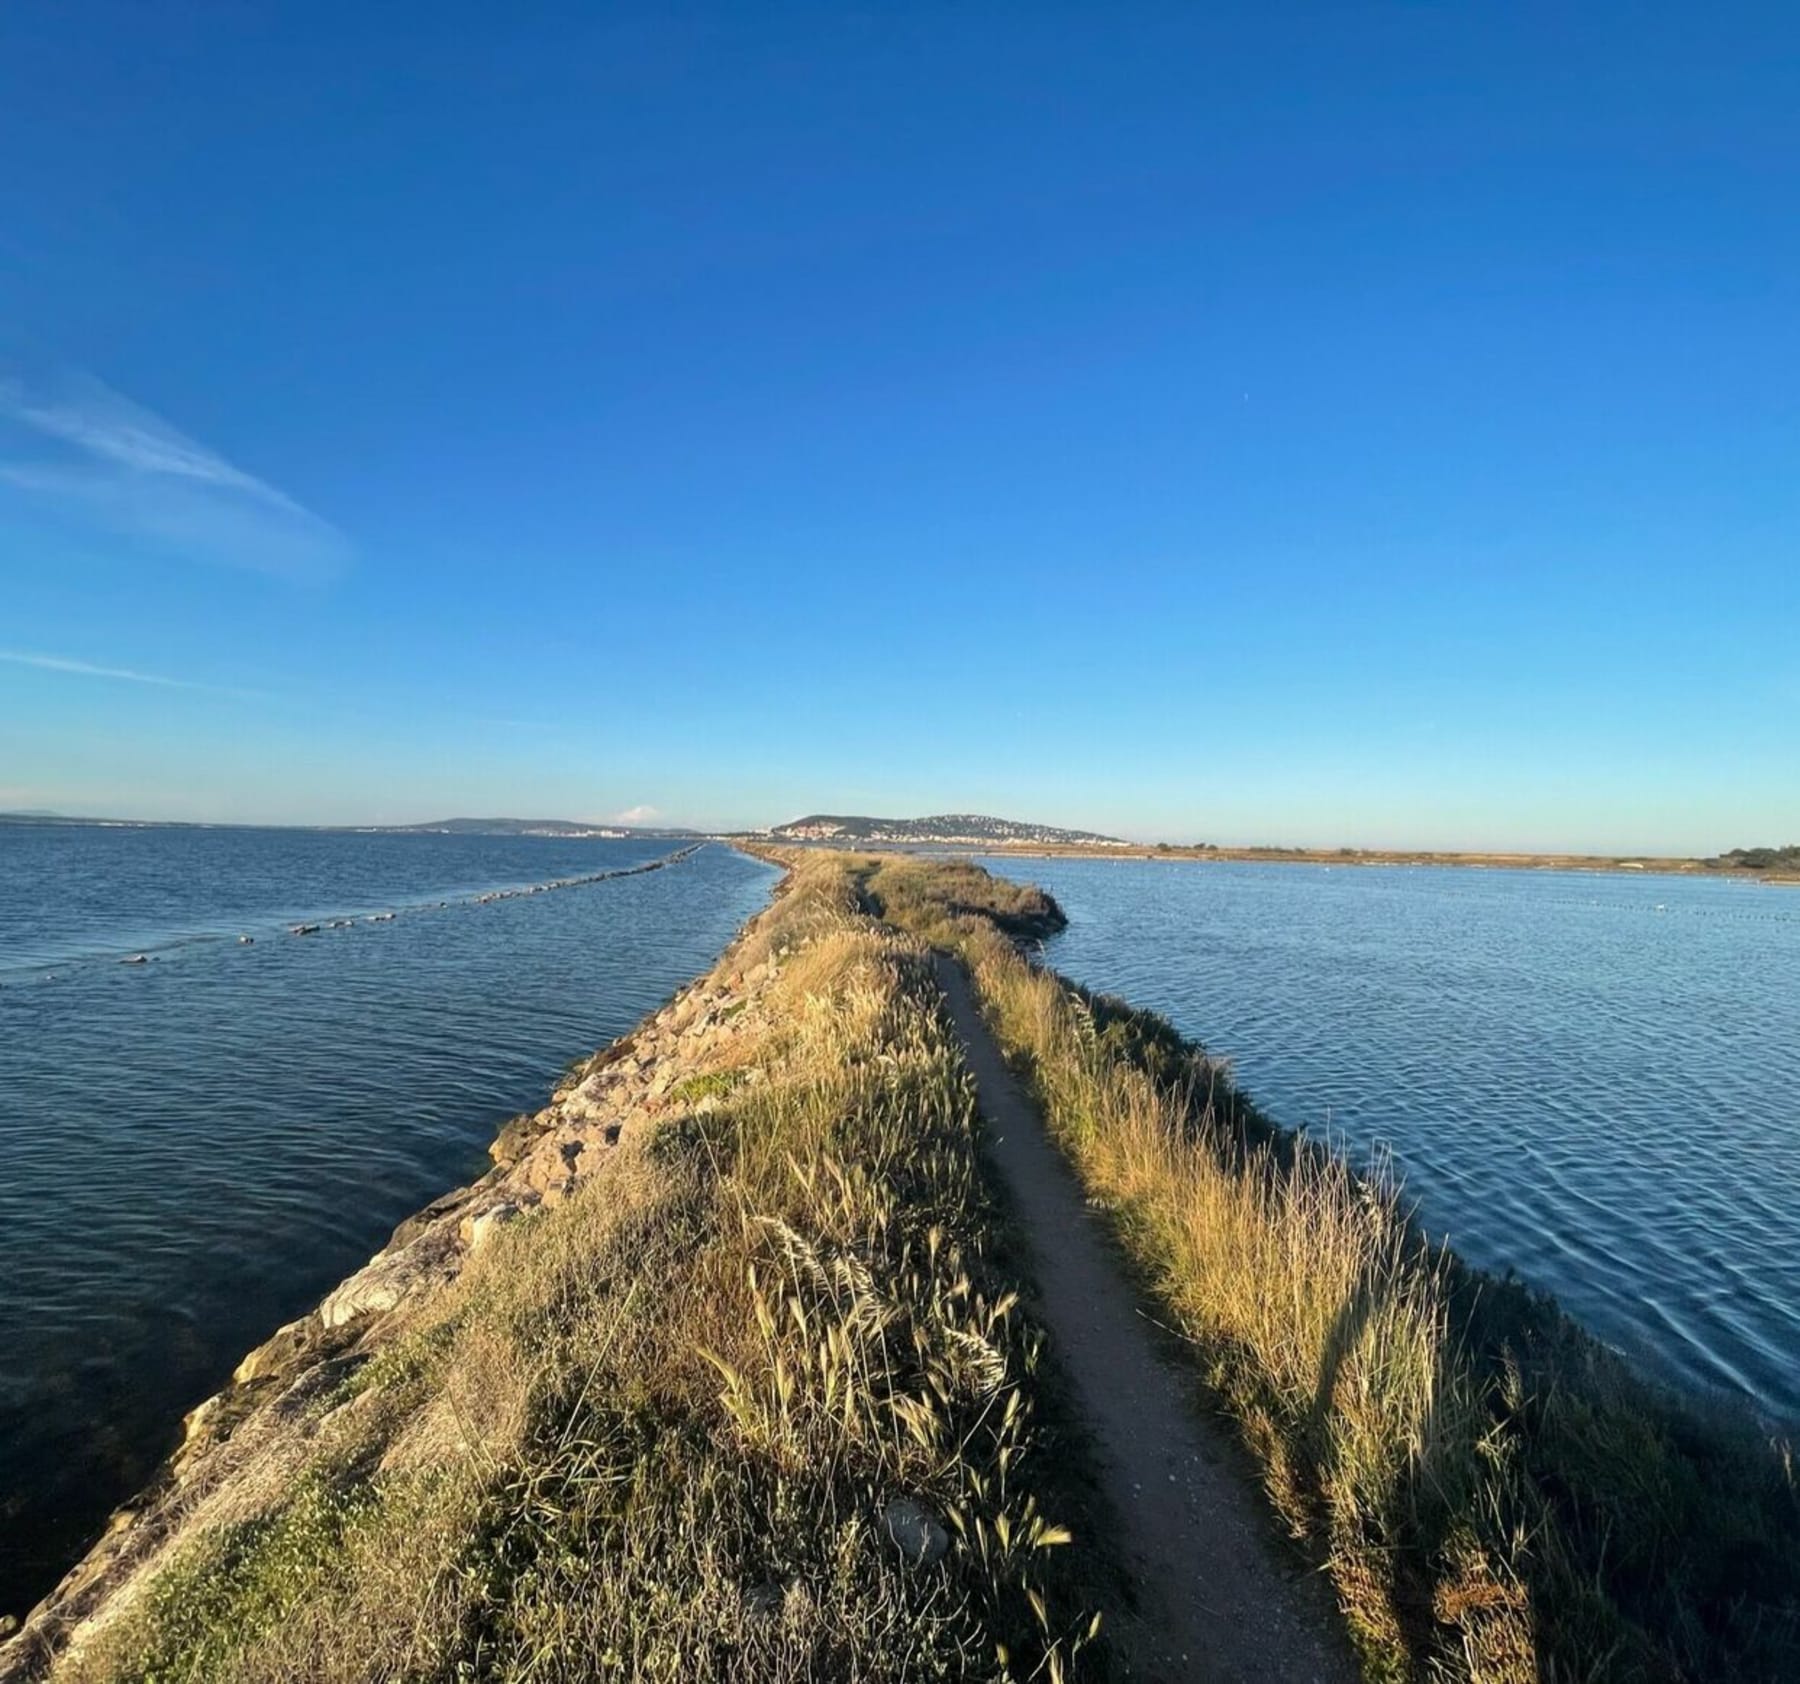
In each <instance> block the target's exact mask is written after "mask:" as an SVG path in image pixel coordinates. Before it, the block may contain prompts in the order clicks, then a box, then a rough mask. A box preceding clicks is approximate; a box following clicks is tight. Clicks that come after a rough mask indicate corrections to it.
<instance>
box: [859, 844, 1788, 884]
mask: <svg viewBox="0 0 1800 1684" xmlns="http://www.w3.org/2000/svg"><path fill="white" fill-rule="evenodd" d="M889 846H891V844H890V845H889ZM944 846H945V847H949V846H950V845H949V844H945V845H944ZM957 851H959V852H960V851H968V852H973V853H982V854H989V855H992V856H993V857H995V858H997V859H998V858H1006V859H1115V860H1192V861H1201V862H1208V861H1211V862H1220V863H1231V864H1238V865H1327V866H1365V865H1431V866H1439V865H1441V866H1460V867H1464V868H1467V869H1473V870H1485V871H1604V872H1609V873H1612V874H1614V875H1617V876H1623V877H1646V876H1656V877H1699V878H1729V879H1734V880H1736V881H1739V882H1745V883H1775V884H1782V885H1787V886H1790V887H1800V876H1796V875H1793V874H1791V873H1782V872H1767V871H1752V870H1748V869H1745V868H1742V867H1738V866H1727V865H1709V864H1707V862H1706V861H1705V860H1703V859H1694V858H1674V857H1669V856H1656V855H1649V854H1644V855H1638V854H1523V853H1519V854H1515V853H1439V852H1434V851H1432V850H1430V849H1413V848H1194V847H1181V846H1176V845H1173V844H1166V843H1156V842H1119V843H1106V844H1101V843H1092V844H1082V845H1080V846H1074V847H1071V846H1067V845H1059V844H1056V843H1051V842H993V843H983V844H981V845H980V846H979V847H970V848H969V849H967V850H963V849H962V848H961V846H960V845H958V846H957Z"/></svg>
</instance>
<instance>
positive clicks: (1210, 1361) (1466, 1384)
mask: <svg viewBox="0 0 1800 1684" xmlns="http://www.w3.org/2000/svg"><path fill="white" fill-rule="evenodd" d="M857 871H858V876H859V879H860V881H861V883H862V885H863V892H864V894H865V896H866V898H867V900H868V903H869V904H870V906H871V907H872V908H873V909H874V910H876V911H877V912H879V913H881V914H882V915H884V916H885V917H888V918H890V919H893V920H894V921H896V922H897V923H899V924H900V925H902V926H903V927H904V928H906V929H908V930H910V931H912V932H913V933H915V934H917V935H919V936H921V937H923V938H924V939H926V940H928V941H930V942H932V943H934V944H936V945H937V946H939V947H942V948H945V949H947V950H950V951H952V952H954V953H956V954H958V955H959V956H960V957H961V958H962V959H963V961H964V962H965V963H966V964H967V966H968V967H969V970H970V972H971V974H972V976H973V978H974V980H975V983H976V985H977V991H978V994H979V996H980V998H981V1000H982V1002H983V1006H984V1010H985V1011H986V1013H987V1015H988V1017H989V1020H990V1023H991V1025H992V1027H993V1028H994V1030H995V1032H996V1034H997V1036H998V1037H999V1038H1000V1040H1001V1042H1002V1045H1003V1046H1004V1047H1005V1049H1006V1050H1007V1052H1008V1054H1009V1056H1010V1057H1011V1058H1013V1060H1014V1061H1015V1062H1016V1064H1017V1065H1018V1067H1019V1068H1020V1070H1021V1071H1022V1072H1023V1073H1024V1074H1025V1075H1026V1076H1027V1077H1028V1079H1029V1081H1030V1083H1031V1084H1032V1086H1033V1088H1034V1089H1035V1092H1036V1094H1037V1097H1038V1099H1039V1101H1040V1103H1041V1106H1042V1108H1043V1111H1044V1113H1045V1116H1046V1118H1047V1121H1048V1123H1049V1126H1050V1128H1051V1130H1052V1132H1053V1134H1054V1136H1055V1138H1056V1139H1057V1140H1058V1141H1059V1142H1060V1144H1061V1145H1062V1147H1063V1149H1064V1151H1065V1152H1066V1154H1067V1156H1068V1157H1069V1159H1070V1161H1071V1163H1072V1164H1073V1165H1074V1166H1075V1168H1076V1170H1077V1172H1078V1173H1079V1175H1080V1176H1081V1178H1082V1180H1083V1181H1084V1182H1085V1184H1086V1186H1087V1188H1088V1190H1089V1193H1090V1195H1091V1196H1092V1197H1093V1199H1094V1200H1095V1201H1096V1202H1098V1203H1100V1204H1102V1205H1103V1206H1104V1207H1105V1208H1106V1209H1107V1210H1108V1212H1109V1213H1110V1216H1111V1219H1112V1225H1113V1231H1114V1233H1115V1235H1116V1237H1117V1239H1118V1242H1119V1244H1120V1246H1121V1247H1122V1248H1123V1250H1124V1252H1125V1253H1126V1255H1127V1256H1128V1258H1129V1260H1130V1261H1131V1263H1132V1264H1133V1265H1134V1266H1135V1268H1136V1270H1137V1272H1138V1274H1139V1276H1140V1278H1141V1280H1142V1282H1143V1286H1144V1290H1145V1292H1146V1294H1147V1295H1149V1296H1150V1297H1151V1298H1153V1299H1154V1300H1155V1301H1156V1307H1157V1313H1158V1314H1160V1316H1161V1317H1162V1318H1163V1319H1165V1320H1166V1321H1167V1322H1169V1323H1170V1324H1171V1325H1172V1326H1174V1327H1175V1328H1177V1329H1179V1330H1180V1332H1181V1333H1182V1334H1183V1335H1184V1336H1185V1340H1186V1349H1187V1351H1188V1352H1189V1355H1190V1358H1191V1360H1192V1362H1193V1365H1194V1367H1195V1370H1196V1373H1197V1376H1199V1377H1201V1378H1202V1379H1203V1380H1204V1381H1205V1383H1206V1385H1207V1386H1208V1387H1209V1388H1210V1389H1211V1392H1212V1395H1213V1396H1214V1397H1216V1398H1217V1399H1218V1400H1219V1402H1220V1403H1221V1404H1222V1405H1223V1406H1224V1407H1225V1408H1226V1409H1227V1410H1228V1411H1229V1412H1230V1414H1231V1415H1232V1416H1233V1417H1234V1418H1235V1420H1236V1422H1237V1424H1238V1426H1239V1428H1240V1430H1241V1433H1242V1436H1243V1438H1244V1440H1245V1442H1246V1443H1247V1445H1248V1446H1249V1448H1250V1449H1251V1450H1252V1452H1254V1454H1255V1456H1256V1458H1257V1459H1258V1461H1259V1462H1260V1465H1261V1467H1262V1469H1263V1474H1264V1478H1265V1482H1266V1485H1267V1488H1268V1491H1269V1494H1270V1497H1271V1498H1272V1500H1273V1501H1274V1503H1275V1505H1276V1506H1277V1508H1278V1509H1279V1511H1280V1513H1281V1514H1282V1516H1283V1517H1284V1518H1285V1520H1286V1522H1287V1524H1288V1525H1289V1527H1290V1528H1291V1530H1292V1531H1293V1533H1294V1534H1295V1536H1296V1537H1297V1538H1299V1539H1301V1540H1303V1541H1305V1542H1306V1543H1307V1544H1309V1545H1310V1546H1311V1547H1312V1548H1313V1549H1314V1550H1316V1551H1317V1552H1318V1554H1319V1555H1320V1557H1321V1558H1322V1559H1323V1560H1324V1562H1325V1563H1326V1564H1327V1566H1328V1567H1329V1571H1330V1573H1331V1575H1332V1578H1333V1580H1334V1582H1335V1585H1336V1589H1337V1593H1338V1597H1339V1600H1340V1603H1341V1605H1342V1607H1343V1609H1344V1610H1345V1613H1346V1615H1347V1617H1348V1618H1349V1620H1350V1622H1351V1625H1352V1628H1353V1631H1354V1634H1355V1636H1356V1638H1357V1641H1358V1644H1359V1647H1360V1649H1361V1652H1362V1655H1363V1657H1364V1664H1365V1669H1366V1671H1367V1672H1368V1674H1369V1675H1370V1676H1371V1677H1373V1678H1393V1679H1413V1678H1434V1679H1435V1678H1470V1679H1479V1680H1498V1681H1506V1684H1514V1681H1516V1684H1525V1681H1527V1680H1537V1679H1547V1680H1571V1681H1573V1680H1589V1679H1617V1680H1645V1679H1648V1680H1657V1679H1669V1680H1674V1679H1708V1680H1712V1679H1716V1680H1776V1679H1793V1678H1797V1677H1800V1491H1797V1488H1796V1479H1795V1473H1794V1469H1793V1464H1792V1459H1791V1452H1790V1450H1789V1447H1788V1446H1787V1445H1786V1444H1785V1443H1781V1442H1771V1441H1770V1440H1769V1438H1768V1437H1767V1436H1766V1435H1762V1434H1760V1433H1759V1432H1758V1431H1757V1430H1756V1429H1755V1428H1754V1426H1752V1425H1751V1424H1749V1423H1747V1422H1745V1421H1743V1420H1740V1419H1737V1418H1735V1417H1726V1416H1723V1415H1720V1414H1716V1413H1713V1412H1710V1411H1708V1410H1706V1409H1704V1408H1701V1407H1699V1406H1697V1405H1693V1404H1690V1403H1688V1402H1685V1401H1683V1400H1680V1399H1677V1398H1674V1397H1671V1396H1668V1395H1665V1394H1664V1393H1662V1392H1660V1391H1658V1390H1656V1389H1654V1388H1652V1387H1651V1386H1650V1385H1648V1384H1646V1383H1645V1382H1643V1381H1641V1380H1640V1379H1638V1378H1637V1377H1635V1376H1634V1375H1633V1374H1632V1373H1630V1372H1629V1371H1628V1370H1627V1369H1626V1368H1625V1366H1624V1365H1623V1364H1622V1363H1621V1362H1619V1361H1618V1360H1616V1359H1615V1358H1614V1357H1613V1356H1612V1355H1611V1354H1610V1353H1609V1352H1608V1351H1607V1350H1606V1349H1605V1348H1603V1347H1602V1346H1601V1345H1600V1344H1599V1343H1598V1342H1597V1341H1595V1340H1593V1339H1592V1338H1590V1337H1589V1336H1587V1335H1586V1334H1585V1333H1583V1332H1582V1331H1581V1330H1579V1329H1578V1328H1576V1327H1575V1326H1573V1325H1572V1324H1571V1323H1570V1322H1569V1321H1568V1320H1567V1319H1566V1318H1564V1317H1563V1316H1562V1315H1561V1314H1560V1313H1559V1312H1558V1311H1557V1310H1556V1308H1555V1306H1554V1305H1553V1304H1551V1303H1549V1302H1548V1301H1546V1300H1544V1299H1542V1298H1539V1297H1535V1296H1533V1295H1531V1294H1529V1293H1527V1292H1526V1291H1524V1290H1523V1289H1522V1288H1520V1287H1518V1286H1517V1285H1515V1284H1512V1283H1506V1282H1500V1281H1496V1280H1493V1279H1491V1278H1487V1277H1484V1276H1481V1275H1478V1274H1476V1273H1475V1272H1474V1271H1471V1270H1469V1269H1467V1268H1466V1267H1464V1266H1462V1265H1461V1264H1459V1263H1458V1261H1457V1260H1456V1259H1455V1258H1454V1257H1453V1256H1452V1255H1451V1254H1449V1253H1448V1252H1447V1251H1445V1250H1443V1249H1441V1248H1437V1247H1434V1246H1432V1245H1430V1244H1428V1243H1427V1242H1426V1241H1425V1240H1424V1239H1423V1238H1422V1237H1421V1236H1420V1235H1419V1233H1418V1232H1417V1231H1416V1229H1415V1228H1414V1227H1413V1226H1412V1225H1411V1223H1410V1222H1409V1221H1408V1220H1407V1218H1406V1215H1405V1212H1404V1210H1403V1208H1402V1206H1401V1204H1400V1202H1399V1201H1398V1199H1397V1197H1396V1195H1395V1192H1394V1190H1393V1189H1392V1188H1391V1187H1388V1186H1385V1185H1382V1184H1381V1183H1380V1182H1378V1181H1370V1180H1367V1179H1364V1178H1361V1177H1359V1176H1357V1175H1355V1174H1353V1173H1352V1172H1351V1171H1350V1170H1349V1169H1348V1168H1347V1167H1346V1166H1345V1165H1344V1164H1343V1163H1342V1162H1341V1161H1339V1160H1338V1159H1336V1158H1334V1157H1333V1156H1332V1155H1330V1154H1329V1153H1328V1152H1327V1151H1325V1150H1323V1149H1321V1148H1320V1147H1318V1146H1316V1145H1314V1144H1311V1143H1309V1142H1306V1141H1304V1140H1300V1139H1297V1138H1295V1137H1294V1136H1291V1135H1289V1134H1286V1133H1284V1132H1283V1131H1281V1130H1279V1129H1277V1128H1275V1127H1274V1126H1272V1125H1271V1124H1270V1123H1269V1121H1268V1120H1267V1119H1265V1118H1264V1117H1262V1116H1261V1115H1260V1114H1259V1113H1258V1112H1257V1111H1256V1109H1255V1107H1254V1106H1253V1105H1251V1104H1250V1103H1249V1101H1248V1100H1246V1099H1245V1098H1244V1096H1242V1095H1241V1094H1239V1093H1238V1092H1237V1091H1236V1090H1235V1089H1234V1087H1233V1086H1232V1084H1231V1082H1230V1080H1229V1077H1228V1075H1227V1073H1226V1072H1225V1071H1224V1070H1223V1069H1221V1068H1220V1067H1219V1066H1217V1065H1216V1064H1214V1063H1212V1062H1211V1061H1209V1059H1208V1058H1207V1057H1206V1055H1205V1054H1204V1053H1203V1052H1202V1051H1201V1050H1200V1049H1198V1048H1196V1047H1194V1046H1192V1045H1190V1044H1189V1043H1187V1042H1185V1041H1183V1040H1182V1039H1181V1037H1179V1036H1178V1035H1177V1034H1175V1032H1174V1031H1173V1030H1172V1029H1171V1028H1170V1027H1169V1026H1168V1025H1167V1024H1166V1023H1164V1022H1162V1021H1161V1020H1159V1019H1157V1018H1155V1017H1152V1016H1150V1015H1149V1014H1146V1013H1141V1012H1136V1011H1133V1010H1131V1009H1130V1008H1128V1007H1126V1006H1124V1005H1122V1004H1120V1003H1119V1002H1116V1001H1111V1000H1104V999H1096V998H1092V997H1090V996H1087V995H1085V994H1083V993H1082V992H1081V991H1080V990H1078V989H1076V988H1074V987H1073V986H1071V985H1070V984H1068V983H1067V982H1065V981H1063V980H1062V979H1061V978H1059V977H1057V976H1056V975H1055V973H1054V972H1051V971H1049V970H1047V969H1044V968H1042V967H1041V966H1039V965H1037V964H1034V963H1032V962H1031V961H1030V960H1029V959H1028V958H1027V957H1026V956H1024V955H1022V954H1021V952H1020V951H1019V949H1018V947H1017V946H1016V945H1015V943H1014V942H1013V941H1012V940H1011V939H1008V937H1007V935H1006V934H1004V933H1003V931H1002V929H1001V928H999V927H997V922H1004V921H1008V920H1010V919H1011V918H1012V916H1013V912H1014V909H1015V907H1016V904H1017V896H1018V895H1019V893H1020V891H1019V890H1017V889H1016V888H1015V886H1013V885H1010V884H1005V883H1001V882H998V881H990V883H989V884H988V885H987V886H986V887H985V888H984V886H983V885H982V883H981V882H980V879H981V877H982V876H983V875H984V874H982V873H980V872H979V871H977V870H976V868H974V867H968V866H964V867H960V868H957V869H955V870H954V871H949V870H946V869H945V868H943V867H941V866H938V865H935V864H929V863H924V862H918V861H905V860H897V859H892V858H883V859H866V860H863V861H861V862H860V863H859V865H858V867H857ZM984 896H986V897H987V898H988V899H990V900H991V902H992V904H993V906H994V908H995V910H996V912H997V913H998V914H999V915H1000V917H999V920H996V919H993V918H989V917H984V916H983V915H982V903H983V899H984Z"/></svg>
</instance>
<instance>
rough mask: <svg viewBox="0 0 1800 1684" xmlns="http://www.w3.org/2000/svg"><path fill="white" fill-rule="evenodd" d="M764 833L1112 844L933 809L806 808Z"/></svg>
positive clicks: (816, 838) (1089, 834)
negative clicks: (889, 815)
mask: <svg viewBox="0 0 1800 1684" xmlns="http://www.w3.org/2000/svg"><path fill="white" fill-rule="evenodd" d="M768 834H769V835H770V836H772V837H774V838H776V839H777V840H779V841H783V842H854V843H858V844H862V843H872V842H913V843H931V842H936V843H944V844H947V845H949V846H952V847H967V846H976V847H980V846H984V845H992V844H994V843H1002V842H1015V843H1018V842H1023V843H1032V844H1037V845H1043V844H1045V843H1054V844H1055V845H1056V846H1058V847H1064V848H1070V847H1075V848H1079V847H1111V846H1115V845H1117V844H1118V842H1119V838H1118V837H1116V836H1102V835H1100V833H1099V832H1098V831H1092V830H1066V829H1064V828H1062V827H1061V826H1060V825H1053V824H1023V823H1021V822H1020V821H1018V820H1017V819H996V818H992V817H990V816H989V815H988V814H986V813H933V814H931V815H930V816H929V817H927V818H922V819H876V818H869V817H867V816H863V815H856V814H846V813H809V814H807V816H806V817H805V818H803V819H793V820H791V821H790V822H789V823H787V824H778V825H775V826H773V827H772V828H771V829H770V830H769V832H768Z"/></svg>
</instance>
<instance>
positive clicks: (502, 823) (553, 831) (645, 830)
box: [373, 819, 700, 836]
mask: <svg viewBox="0 0 1800 1684" xmlns="http://www.w3.org/2000/svg"><path fill="white" fill-rule="evenodd" d="M373 828H376V829H379V830H384V831H399V832H404V833H405V834H406V835H409V836H411V835H419V834H431V835H437V836H698V835H699V834H700V833H699V832H698V831H696V830H685V829H682V828H680V827H678V826H669V825H636V824H593V823H589V822H584V821H583V820H580V819H439V820H437V821H436V822H435V823H433V824H391V825H378V826H375V827H373Z"/></svg>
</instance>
